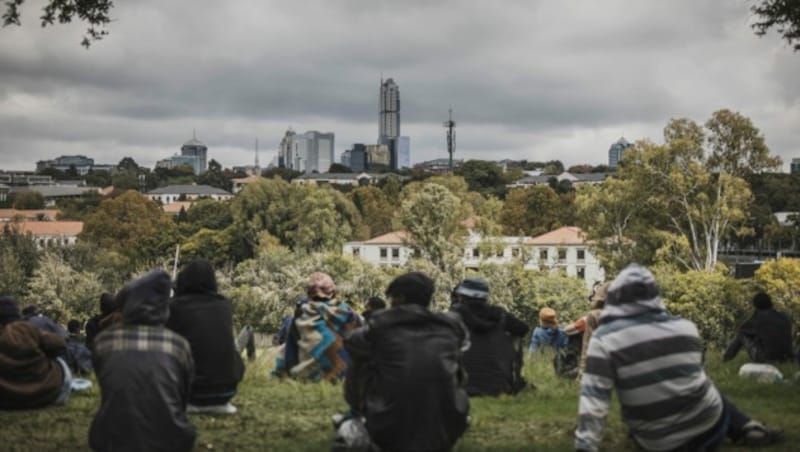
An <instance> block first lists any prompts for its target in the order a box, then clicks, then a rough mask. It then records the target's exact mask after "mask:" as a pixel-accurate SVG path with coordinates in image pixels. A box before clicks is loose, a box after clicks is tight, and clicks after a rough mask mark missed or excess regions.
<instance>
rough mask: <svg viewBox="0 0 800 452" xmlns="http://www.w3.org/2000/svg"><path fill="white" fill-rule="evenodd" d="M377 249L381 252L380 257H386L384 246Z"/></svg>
mask: <svg viewBox="0 0 800 452" xmlns="http://www.w3.org/2000/svg"><path fill="white" fill-rule="evenodd" d="M379 251H380V253H381V259H386V257H387V256H388V253H387V250H386V248H381V249H380V250H379Z"/></svg>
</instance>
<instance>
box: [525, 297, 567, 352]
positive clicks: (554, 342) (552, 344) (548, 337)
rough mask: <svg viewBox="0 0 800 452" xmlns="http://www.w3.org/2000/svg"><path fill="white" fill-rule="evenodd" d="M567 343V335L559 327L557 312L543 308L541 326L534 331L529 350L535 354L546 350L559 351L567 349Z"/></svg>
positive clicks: (540, 319)
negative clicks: (563, 348)
mask: <svg viewBox="0 0 800 452" xmlns="http://www.w3.org/2000/svg"><path fill="white" fill-rule="evenodd" d="M567 341H568V339H567V335H566V334H564V330H562V329H561V328H560V327H559V326H558V316H557V314H556V311H555V310H553V309H551V308H542V309H541V310H540V311H539V326H537V327H536V328H534V330H533V334H532V335H531V344H530V346H529V347H528V350H529V351H531V352H535V351H537V350H543V349H545V348H553V349H559V348H561V347H566V345H567Z"/></svg>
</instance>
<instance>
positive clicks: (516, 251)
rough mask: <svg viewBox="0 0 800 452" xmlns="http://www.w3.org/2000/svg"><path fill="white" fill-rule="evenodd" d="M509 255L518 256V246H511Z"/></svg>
mask: <svg viewBox="0 0 800 452" xmlns="http://www.w3.org/2000/svg"><path fill="white" fill-rule="evenodd" d="M511 257H519V248H511Z"/></svg>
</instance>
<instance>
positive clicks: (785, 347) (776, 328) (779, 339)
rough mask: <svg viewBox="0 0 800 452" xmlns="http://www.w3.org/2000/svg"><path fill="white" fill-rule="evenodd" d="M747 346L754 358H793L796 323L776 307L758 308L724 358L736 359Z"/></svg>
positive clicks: (745, 323) (762, 360)
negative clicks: (742, 348) (793, 323)
mask: <svg viewBox="0 0 800 452" xmlns="http://www.w3.org/2000/svg"><path fill="white" fill-rule="evenodd" d="M743 345H744V346H746V348H747V349H748V352H749V353H750V359H751V360H752V361H754V362H765V361H773V362H775V361H777V362H780V361H788V360H791V359H792V323H791V322H790V321H789V319H788V318H787V317H786V315H784V314H783V313H781V312H778V311H776V310H774V309H772V308H770V309H756V310H755V312H753V315H752V316H751V317H750V318H749V319H747V321H745V322H744V323H743V324H742V326H740V327H739V331H738V333H737V334H736V337H735V338H734V340H733V342H731V344H730V345H729V346H728V349H727V350H726V351H725V355H724V357H723V359H724V360H725V361H728V360H730V359H733V358H734V357H735V356H736V354H737V353H739V349H741V347H742V346H743Z"/></svg>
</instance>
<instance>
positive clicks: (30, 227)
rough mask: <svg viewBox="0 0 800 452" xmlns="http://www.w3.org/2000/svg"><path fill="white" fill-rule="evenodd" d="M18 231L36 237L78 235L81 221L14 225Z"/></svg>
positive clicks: (30, 222) (81, 228) (31, 222)
mask: <svg viewBox="0 0 800 452" xmlns="http://www.w3.org/2000/svg"><path fill="white" fill-rule="evenodd" d="M15 224H16V227H18V231H19V232H21V233H23V234H27V233H30V234H32V235H34V236H38V235H78V234H80V233H81V231H83V221H23V222H21V223H15Z"/></svg>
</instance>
